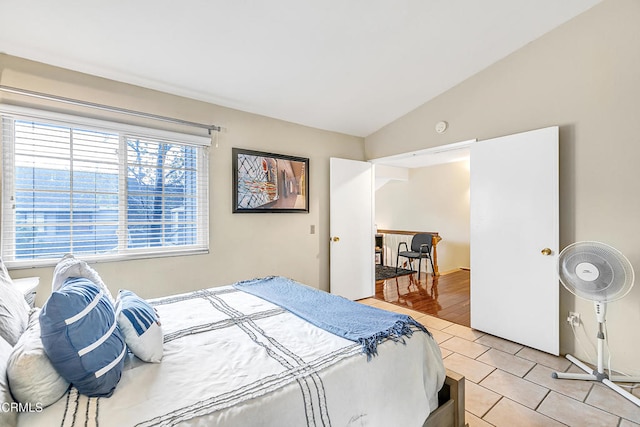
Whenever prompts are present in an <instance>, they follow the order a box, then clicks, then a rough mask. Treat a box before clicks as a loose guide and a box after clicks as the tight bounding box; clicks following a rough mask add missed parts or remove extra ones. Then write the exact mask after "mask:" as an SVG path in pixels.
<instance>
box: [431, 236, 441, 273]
mask: <svg viewBox="0 0 640 427" xmlns="http://www.w3.org/2000/svg"><path fill="white" fill-rule="evenodd" d="M440 240H442V237H440V236H433V237H432V238H431V246H432V247H433V275H434V276H439V275H440V270H439V269H438V242H439V241H440Z"/></svg>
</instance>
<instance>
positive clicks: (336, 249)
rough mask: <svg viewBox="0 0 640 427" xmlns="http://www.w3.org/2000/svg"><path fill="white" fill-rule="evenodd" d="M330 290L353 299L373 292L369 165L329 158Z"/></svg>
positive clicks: (370, 166)
mask: <svg viewBox="0 0 640 427" xmlns="http://www.w3.org/2000/svg"><path fill="white" fill-rule="evenodd" d="M329 161H330V166H329V167H330V172H329V174H330V178H329V180H330V185H329V191H330V196H329V203H330V206H329V222H330V223H329V229H330V230H329V233H330V237H329V238H330V239H331V243H330V246H331V254H330V290H331V293H332V294H336V295H340V296H343V297H345V298H348V299H351V300H356V299H361V298H367V297H370V296H373V295H374V294H375V280H374V278H375V264H374V261H375V260H374V257H375V254H374V246H375V242H374V238H375V237H374V236H375V233H374V222H373V217H374V204H373V194H374V193H373V183H374V173H373V165H372V164H371V163H368V162H360V161H356V160H346V159H338V158H331V159H330V160H329Z"/></svg>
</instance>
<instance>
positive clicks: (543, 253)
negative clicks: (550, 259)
mask: <svg viewBox="0 0 640 427" xmlns="http://www.w3.org/2000/svg"><path fill="white" fill-rule="evenodd" d="M552 252H553V251H552V250H551V249H549V248H544V249H543V250H541V251H540V253H541V254H542V255H545V256H549V255H551V253H552Z"/></svg>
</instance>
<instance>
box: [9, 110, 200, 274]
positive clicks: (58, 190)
mask: <svg viewBox="0 0 640 427" xmlns="http://www.w3.org/2000/svg"><path fill="white" fill-rule="evenodd" d="M42 115H44V118H43V116H42ZM48 116H49V115H48V114H47V113H41V115H36V116H33V117H32V116H29V115H23V114H15V113H3V114H2V133H1V135H2V154H3V181H2V185H3V187H2V257H3V259H4V261H5V262H7V263H8V264H10V265H14V266H19V265H34V264H36V265H37V264H51V263H54V262H56V261H57V260H58V259H60V257H62V256H63V255H64V254H65V253H69V252H71V253H74V254H75V255H76V256H81V257H84V258H94V259H122V258H132V257H147V256H165V255H173V254H181V253H201V252H205V251H207V250H208V203H207V200H208V148H207V147H206V143H207V142H208V139H206V138H202V137H194V136H191V135H183V134H177V133H171V132H163V131H158V130H154V129H143V128H137V127H132V126H128V125H119V124H114V123H106V122H98V121H94V120H86V119H85V120H83V119H81V118H70V117H68V116H64V119H66V120H60V117H61V116H59V115H56V116H54V117H53V118H51V117H48Z"/></svg>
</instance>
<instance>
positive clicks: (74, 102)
mask: <svg viewBox="0 0 640 427" xmlns="http://www.w3.org/2000/svg"><path fill="white" fill-rule="evenodd" d="M0 91H3V92H9V93H13V94H18V95H26V96H31V97H33V98H40V99H46V100H49V101H57V102H63V103H65V104H72V105H78V106H82V107H91V108H95V109H98V110H104V111H109V112H112V113H122V114H128V115H130V116H136V117H142V118H145V119H153V120H159V121H162V122H169V123H176V124H180V125H185V126H191V127H197V128H201V129H207V131H208V132H209V135H211V132H212V131H215V132H220V131H221V130H222V128H221V127H220V126H216V125H207V124H204V123H197V122H190V121H188V120H182V119H176V118H173V117H166V116H160V115H157V114H151V113H143V112H141V111H135V110H128V109H126V108H119V107H111V106H109V105H104V104H96V103H94V102H87V101H80V100H78V99H72V98H65V97H63V96H57V95H49V94H46V93H42V92H35V91H31V90H26V89H20V88H16V87H11V86H5V85H0Z"/></svg>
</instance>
